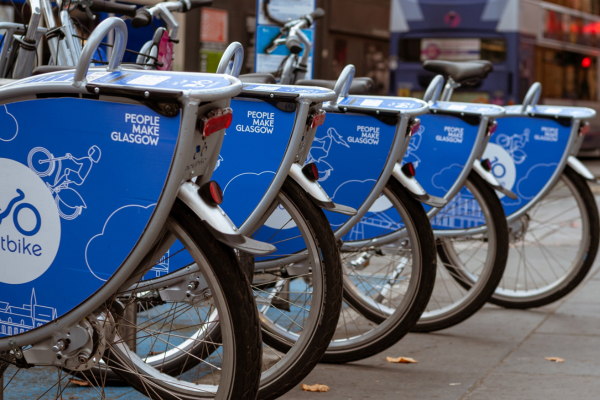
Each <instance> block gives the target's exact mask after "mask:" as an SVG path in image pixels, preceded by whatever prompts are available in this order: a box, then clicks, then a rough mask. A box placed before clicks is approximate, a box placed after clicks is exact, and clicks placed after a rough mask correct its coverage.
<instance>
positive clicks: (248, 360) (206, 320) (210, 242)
mask: <svg viewBox="0 0 600 400" xmlns="http://www.w3.org/2000/svg"><path fill="white" fill-rule="evenodd" d="M175 239H178V240H179V241H180V243H182V244H183V246H184V249H185V251H186V252H187V253H189V255H191V257H193V260H194V261H195V264H194V265H196V266H197V267H198V269H197V271H196V272H194V274H195V275H194V276H195V279H197V280H194V281H195V282H204V285H203V286H202V287H203V288H204V287H205V289H204V290H203V291H202V293H203V294H204V296H201V297H199V298H198V299H197V300H196V301H193V302H189V303H183V302H181V303H177V304H169V303H165V302H163V301H160V298H159V297H156V295H157V294H158V292H155V291H154V290H151V291H148V290H147V291H145V292H141V291H139V292H136V291H135V289H134V290H133V291H132V290H130V289H127V290H125V291H123V292H120V293H117V294H115V296H114V297H113V298H111V299H109V300H108V301H107V302H106V303H105V309H106V310H110V314H111V315H112V317H111V318H110V321H114V325H115V328H116V329H115V330H113V331H112V332H118V334H117V333H115V334H114V336H113V337H111V335H100V334H97V335H96V336H95V340H97V341H98V343H105V344H106V346H107V350H106V352H104V355H103V361H104V363H103V364H99V365H98V366H96V368H95V373H92V372H91V371H92V370H87V371H83V372H75V371H69V370H67V369H59V368H55V367H35V368H33V369H31V370H29V369H25V370H23V369H19V368H17V367H15V366H12V365H11V366H10V367H9V369H10V370H9V371H8V374H6V373H5V375H6V378H5V382H7V383H5V385H6V386H7V387H6V389H5V394H8V395H9V396H10V395H11V393H9V391H10V390H11V388H12V387H14V390H15V392H14V393H15V394H18V393H20V392H21V389H22V387H23V385H28V384H29V385H30V383H31V381H32V379H35V381H36V385H35V387H34V388H31V387H30V386H28V388H31V390H32V391H39V393H38V394H36V397H37V395H40V396H39V397H40V398H41V397H44V398H46V397H53V396H54V398H56V399H58V398H64V396H68V395H69V394H73V395H75V396H76V397H81V390H82V389H80V388H77V389H75V390H78V392H75V393H73V392H71V391H70V390H72V389H73V387H74V386H76V385H74V384H72V383H71V382H70V381H68V380H67V378H70V377H71V376H73V377H75V378H78V379H80V380H84V384H86V386H93V388H91V389H90V393H88V394H89V395H91V396H92V397H93V395H94V394H96V393H97V394H98V397H101V398H105V396H106V394H105V392H106V390H110V389H107V388H106V386H107V384H108V383H109V382H108V379H107V378H108V372H109V371H112V373H114V374H115V375H116V376H118V377H119V378H121V379H122V380H123V381H125V382H127V383H128V384H130V385H131V386H133V387H134V388H135V389H137V390H138V391H140V392H141V393H142V394H144V395H146V396H147V397H150V398H153V399H198V398H210V399H213V398H214V399H254V398H255V397H256V394H257V392H258V383H259V377H260V366H261V352H260V345H261V342H262V341H261V335H260V325H259V319H258V312H257V308H256V305H255V303H254V301H253V296H252V292H251V290H250V285H249V282H248V280H247V279H246V277H245V275H244V273H243V272H242V270H241V268H239V265H238V262H237V260H236V258H235V254H234V252H233V251H232V250H231V249H230V248H229V247H227V246H225V245H223V244H221V243H220V242H218V241H217V240H216V239H215V238H214V237H213V236H212V235H211V234H210V232H209V230H208V228H207V227H206V226H205V225H204V224H203V223H202V222H201V221H200V220H199V219H198V217H197V216H196V215H195V214H194V213H193V212H192V211H191V210H189V208H187V206H185V205H184V204H183V203H182V202H181V201H180V200H177V201H176V203H175V204H174V207H173V209H172V211H171V215H170V216H169V219H168V221H167V224H166V230H165V232H164V234H163V236H162V238H161V240H160V241H159V242H158V244H157V245H156V247H155V249H154V250H153V251H151V252H150V253H149V254H148V256H147V258H146V260H147V262H146V263H145V264H144V265H147V266H151V265H153V264H154V262H155V261H157V260H159V259H160V255H161V254H164V251H162V250H164V247H165V246H166V247H167V248H168V247H170V244H171V242H172V241H174V240H175ZM163 243H164V244H165V245H164V246H163V245H162V244H163ZM155 255H156V257H154V256H155ZM172 256H176V255H174V254H172ZM149 260H152V261H149ZM161 261H162V260H161ZM145 269H146V268H143V269H141V270H140V272H139V273H138V274H139V275H145V272H144V271H145ZM185 284H186V285H187V284H188V282H187V281H186V282H185ZM130 288H131V287H130ZM132 293H133V295H132ZM174 306H177V308H176V309H175V307H174ZM173 313H178V314H179V315H180V316H181V315H185V316H186V318H187V319H188V321H187V324H186V325H185V326H179V325H173V324H171V322H172V320H165V318H164V316H165V315H167V316H168V315H172V314H173ZM215 315H218V320H217V321H215V319H214V318H213V317H214V316H215ZM113 318H114V319H113ZM86 320H88V318H86ZM90 320H91V321H92V323H93V321H94V319H91V318H90ZM105 320H108V318H106V319H105ZM191 321H193V322H194V323H192V322H191ZM217 324H218V326H219V329H220V335H219V341H216V340H214V339H215V338H214V336H211V335H210V332H211V331H212V330H213V329H212V328H213V327H214V326H215V325H217ZM198 331H200V332H203V333H204V334H202V335H197V337H193V336H192V335H191V334H190V332H198ZM103 337H104V338H107V339H106V340H105V341H103V340H102V339H103ZM190 342H192V343H193V345H194V346H195V347H201V348H204V349H205V351H204V355H205V358H203V359H197V358H194V360H195V363H194V365H193V366H192V368H189V369H188V370H187V371H186V373H185V374H181V375H179V376H176V377H171V376H170V375H168V374H167V373H166V372H164V371H162V370H160V369H158V368H153V367H152V366H151V365H150V364H149V363H147V362H146V361H148V359H149V358H151V357H155V356H156V354H157V353H158V354H161V355H168V354H169V353H173V352H174V353H178V351H179V346H181V345H182V344H183V343H190ZM24 350H25V352H26V351H27V349H24ZM0 356H1V357H0V370H2V369H3V368H4V366H3V365H2V362H3V361H7V356H8V357H10V356H11V355H10V353H6V354H0ZM186 356H187V357H188V358H193V357H195V356H194V355H192V354H190V353H187V354H186ZM8 361H11V364H15V365H19V364H18V362H17V361H18V360H16V359H14V356H13V359H12V360H8ZM21 366H23V365H21ZM24 366H25V367H28V366H27V365H24ZM107 366H108V367H110V370H109V369H108V368H107ZM30 371H31V374H30ZM46 383H47V384H46ZM43 384H46V385H45V387H42V385H43ZM11 385H12V386H11ZM29 393H31V391H29V389H28V394H29Z"/></svg>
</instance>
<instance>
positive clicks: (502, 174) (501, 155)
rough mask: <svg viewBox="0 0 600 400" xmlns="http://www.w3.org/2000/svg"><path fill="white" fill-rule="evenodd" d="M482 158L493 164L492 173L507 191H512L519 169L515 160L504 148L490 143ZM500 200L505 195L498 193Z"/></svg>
mask: <svg viewBox="0 0 600 400" xmlns="http://www.w3.org/2000/svg"><path fill="white" fill-rule="evenodd" d="M482 158H484V159H485V158H487V159H489V160H490V162H491V163H492V173H493V174H494V176H495V177H496V179H497V180H498V182H500V184H501V185H502V186H503V187H505V188H506V189H509V190H511V189H512V188H513V186H514V185H515V180H516V179H517V167H516V165H515V160H514V159H513V158H512V157H511V155H510V154H509V153H508V151H506V149H504V148H503V147H502V146H499V145H497V144H495V143H488V145H487V147H486V149H485V153H484V154H483V157H482ZM497 194H498V197H499V198H503V197H504V194H502V193H499V192H498V193H497Z"/></svg>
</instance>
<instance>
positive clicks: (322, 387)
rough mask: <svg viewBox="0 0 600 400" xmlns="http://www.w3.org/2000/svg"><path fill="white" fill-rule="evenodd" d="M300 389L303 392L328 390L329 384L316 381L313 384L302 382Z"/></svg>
mask: <svg viewBox="0 0 600 400" xmlns="http://www.w3.org/2000/svg"><path fill="white" fill-rule="evenodd" d="M302 390H304V391H305V392H329V386H327V385H322V384H320V383H317V384H315V385H305V384H302Z"/></svg>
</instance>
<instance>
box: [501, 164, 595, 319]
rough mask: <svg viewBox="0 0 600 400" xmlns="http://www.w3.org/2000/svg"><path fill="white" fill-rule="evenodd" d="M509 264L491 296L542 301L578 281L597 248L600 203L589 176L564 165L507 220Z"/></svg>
mask: <svg viewBox="0 0 600 400" xmlns="http://www.w3.org/2000/svg"><path fill="white" fill-rule="evenodd" d="M510 228H511V232H510V252H509V264H508V265H509V266H508V267H507V269H506V271H505V272H504V276H503V277H502V281H501V282H500V284H499V286H498V288H497V289H496V291H495V293H494V295H493V297H492V299H491V302H492V303H494V304H497V305H499V306H503V307H508V308H531V307H541V306H544V305H546V304H550V303H552V302H554V301H556V300H558V299H561V298H562V297H564V296H565V295H567V294H568V293H570V292H571V291H572V290H573V289H575V288H576V287H577V285H579V283H581V281H582V280H583V279H584V278H585V276H586V275H587V273H588V272H589V270H590V268H591V267H592V265H593V263H594V260H595V259H596V254H597V253H598V242H599V240H600V237H599V236H600V233H599V232H600V227H599V223H598V207H597V205H596V201H595V199H594V195H593V194H592V192H591V190H590V188H589V186H588V184H587V182H586V181H585V179H584V178H582V177H581V176H580V175H579V174H578V173H577V172H575V170H573V169H572V168H571V167H569V166H567V167H566V168H565V170H564V171H563V173H562V175H561V177H560V180H559V181H558V182H557V183H556V185H555V186H554V187H553V188H552V189H551V190H550V191H549V192H548V193H547V194H546V195H545V196H544V197H543V198H542V199H541V200H539V201H538V202H537V204H536V205H535V206H533V208H531V209H530V210H529V211H528V212H527V213H525V214H524V215H523V216H521V217H519V218H518V219H516V220H515V221H513V222H511V223H510Z"/></svg>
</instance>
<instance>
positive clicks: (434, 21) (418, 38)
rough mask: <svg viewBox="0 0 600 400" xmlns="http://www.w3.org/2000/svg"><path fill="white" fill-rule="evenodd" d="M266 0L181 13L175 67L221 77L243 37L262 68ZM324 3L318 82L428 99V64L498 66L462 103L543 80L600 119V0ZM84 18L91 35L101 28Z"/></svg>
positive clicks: (0, 14)
mask: <svg viewBox="0 0 600 400" xmlns="http://www.w3.org/2000/svg"><path fill="white" fill-rule="evenodd" d="M13 1H14V0H12V1H2V2H0V4H1V6H0V20H4V21H15V22H22V21H23V20H28V18H29V15H28V7H21V5H22V0H17V1H19V3H21V4H14V3H13ZM264 1H265V0H261V1H257V0H214V3H213V5H212V7H210V8H203V9H197V10H192V11H191V12H188V13H185V14H176V15H175V16H176V18H177V19H178V22H179V24H180V34H179V35H178V36H179V38H180V40H181V42H180V43H179V45H178V46H177V51H175V60H174V69H177V70H186V71H203V72H214V71H215V70H216V67H217V65H218V62H219V59H220V56H221V54H222V53H223V51H224V50H225V48H226V47H227V45H228V44H229V43H230V42H232V41H238V42H240V43H242V44H243V45H244V49H245V63H244V68H243V70H242V73H249V72H254V71H255V69H256V63H255V62H256V60H255V58H256V56H255V53H257V54H260V53H261V52H263V50H264V49H261V48H258V49H257V48H256V42H257V40H256V38H257V32H256V31H257V9H259V8H260V7H259V6H258V5H257V2H258V3H259V4H261V3H264ZM306 1H307V0H286V2H287V3H291V4H293V3H295V2H297V3H298V4H300V3H303V2H304V3H305V2H306ZM127 2H129V3H137V4H141V5H151V4H155V3H157V2H156V1H155V0H130V1H127ZM276 2H277V0H272V3H276ZM310 2H311V3H312V1H310ZM317 6H318V7H321V8H323V9H324V10H325V11H326V12H327V15H326V16H325V18H324V19H322V20H319V21H318V23H317V25H316V29H315V31H314V44H315V47H314V53H313V76H314V77H315V78H320V79H335V78H337V76H338V75H339V73H340V72H341V70H342V69H343V67H344V66H345V65H346V64H354V66H355V67H356V73H357V76H368V77H371V78H372V79H373V80H374V81H375V84H376V85H375V90H374V94H389V95H396V96H414V97H419V98H420V97H422V95H423V93H424V91H425V89H426V87H427V85H428V84H429V82H430V81H431V79H432V78H433V74H431V73H429V72H427V71H424V70H423V69H422V66H421V65H422V62H423V61H425V60H429V59H441V60H451V61H469V60H489V61H491V62H492V63H493V64H494V72H493V73H491V74H490V75H489V77H488V78H487V79H485V80H484V81H483V82H481V83H480V84H478V85H476V86H467V87H462V88H460V89H459V90H458V91H457V92H455V95H454V97H453V99H454V100H456V101H469V102H481V103H493V104H498V105H510V104H519V103H520V102H521V101H522V99H523V97H524V95H525V93H526V91H527V89H528V88H529V86H530V85H531V84H532V83H533V82H536V81H537V82H540V83H541V84H542V87H543V93H542V99H541V103H543V104H555V105H573V106H583V107H590V108H594V109H596V110H597V111H598V112H599V113H598V114H599V115H600V99H599V96H600V90H599V89H600V86H599V85H600V63H599V62H598V55H599V53H600V50H599V49H600V0H548V1H530V0H461V1H451V0H317ZM19 10H20V11H19ZM74 15H76V16H77V18H78V19H79V20H80V21H81V25H82V27H84V29H85V27H87V28H88V29H91V28H92V27H93V26H94V24H96V23H97V21H91V20H89V19H88V18H87V16H86V14H85V13H82V12H80V13H79V14H77V12H75V13H74ZM259 22H260V21H259ZM258 26H261V25H260V23H259V24H258ZM145 29H148V34H147V35H140V34H137V35H130V42H129V43H128V48H133V49H136V48H137V49H139V48H141V46H142V44H143V42H144V41H145V40H146V39H147V37H148V36H150V35H151V34H152V31H153V28H152V27H147V28H145ZM136 33H139V30H138V32H136ZM136 40H139V42H140V43H135V41H136ZM258 43H259V47H261V46H262V47H264V46H265V44H264V43H265V42H264V41H262V40H260V38H259V40H258ZM46 53H47V52H46ZM130 56H131V57H134V55H133V54H131V55H130ZM261 72H263V71H261ZM580 155H584V156H585V155H587V156H594V157H598V156H600V117H599V118H597V119H596V120H594V121H591V132H590V134H588V135H586V141H585V143H584V145H583V147H582V153H581V154H580Z"/></svg>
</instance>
